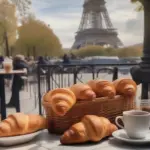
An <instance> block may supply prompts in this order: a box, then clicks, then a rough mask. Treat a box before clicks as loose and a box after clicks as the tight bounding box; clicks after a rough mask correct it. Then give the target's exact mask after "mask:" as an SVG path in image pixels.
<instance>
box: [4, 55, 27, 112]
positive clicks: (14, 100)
mask: <svg viewBox="0 0 150 150" xmlns="http://www.w3.org/2000/svg"><path fill="white" fill-rule="evenodd" d="M13 69H14V70H22V69H28V65H27V63H26V61H25V60H24V57H23V56H22V55H17V56H16V57H15V58H14V60H13ZM23 85H24V80H23V79H22V75H20V74H15V75H14V77H13V83H12V96H11V99H10V102H9V104H7V106H8V107H16V110H17V112H18V111H19V110H18V109H19V106H18V105H20V104H19V91H20V90H21V89H22V87H23Z"/></svg>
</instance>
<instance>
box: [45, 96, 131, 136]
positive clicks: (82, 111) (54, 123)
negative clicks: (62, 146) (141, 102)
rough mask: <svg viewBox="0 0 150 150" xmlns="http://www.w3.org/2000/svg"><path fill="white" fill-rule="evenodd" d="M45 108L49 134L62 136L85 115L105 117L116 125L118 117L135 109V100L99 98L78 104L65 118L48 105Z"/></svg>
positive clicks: (120, 97) (118, 97)
mask: <svg viewBox="0 0 150 150" xmlns="http://www.w3.org/2000/svg"><path fill="white" fill-rule="evenodd" d="M43 106H44V109H45V111H46V116H47V119H48V121H49V129H48V130H49V132H50V133H56V134H62V133H63V132H64V131H66V130H67V129H68V128H69V127H70V126H71V125H73V124H74V123H77V122H79V121H80V120H81V118H82V117H83V116H84V115H97V116H104V117H107V118H108V119H110V121H111V122H112V123H114V121H115V118H116V116H118V115H122V112H123V111H126V110H131V109H133V108H134V98H133V97H132V98H125V97H123V96H120V95H118V96H115V98H113V99H109V98H107V97H103V98H97V99H96V100H95V101H88V102H87V101H86V102H85V101H84V102H77V103H76V104H75V106H73V108H72V109H71V110H70V111H69V112H68V113H67V114H66V115H65V116H63V117H60V116H57V115H56V114H55V113H54V112H53V110H52V109H51V106H49V105H47V103H43Z"/></svg>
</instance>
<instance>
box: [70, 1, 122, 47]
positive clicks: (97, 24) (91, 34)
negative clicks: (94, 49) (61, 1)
mask: <svg viewBox="0 0 150 150" xmlns="http://www.w3.org/2000/svg"><path fill="white" fill-rule="evenodd" d="M105 4H106V2H105V0H84V4H83V14H82V19H81V22H80V26H79V29H78V31H77V34H76V36H75V42H74V44H73V46H72V49H79V48H81V47H84V46H86V45H101V46H104V45H109V46H111V47H114V48H118V47H120V46H123V43H122V42H121V40H120V39H119V38H118V33H117V31H116V29H115V28H114V27H113V24H112V22H111V20H110V17H109V14H108V11H107V8H106V5H105Z"/></svg>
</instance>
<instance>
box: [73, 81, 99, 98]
mask: <svg viewBox="0 0 150 150" xmlns="http://www.w3.org/2000/svg"><path fill="white" fill-rule="evenodd" d="M70 89H71V90H72V91H73V93H74V94H75V96H76V98H77V100H93V99H94V98H96V94H95V92H94V91H93V90H92V89H91V87H90V86H89V85H87V84H83V83H78V84H74V85H72V86H71V87H70Z"/></svg>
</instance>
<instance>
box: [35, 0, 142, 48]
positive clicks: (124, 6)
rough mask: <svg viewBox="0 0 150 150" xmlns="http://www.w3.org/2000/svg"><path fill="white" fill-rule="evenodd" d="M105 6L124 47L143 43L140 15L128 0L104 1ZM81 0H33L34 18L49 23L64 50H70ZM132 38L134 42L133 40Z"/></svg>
mask: <svg viewBox="0 0 150 150" xmlns="http://www.w3.org/2000/svg"><path fill="white" fill-rule="evenodd" d="M106 2H107V3H106V6H107V9H108V12H109V15H110V18H111V21H112V23H113V25H114V27H115V28H117V29H118V33H119V37H120V39H121V40H122V41H123V43H124V45H131V44H136V43H141V42H142V40H143V13H138V12H135V10H134V8H135V5H133V4H131V3H130V2H129V1H127V0H124V1H123V0H106ZM82 5H83V0H75V1H74V0H33V10H34V12H35V14H36V16H37V18H39V19H41V20H43V21H44V22H45V23H46V24H50V26H51V28H52V29H53V30H54V32H55V33H56V35H57V36H58V37H59V38H60V41H61V43H62V44H63V47H67V48H68V47H71V46H72V44H73V42H74V37H75V33H76V31H77V30H78V27H79V24H80V19H81V16H82ZM133 39H134V40H133Z"/></svg>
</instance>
